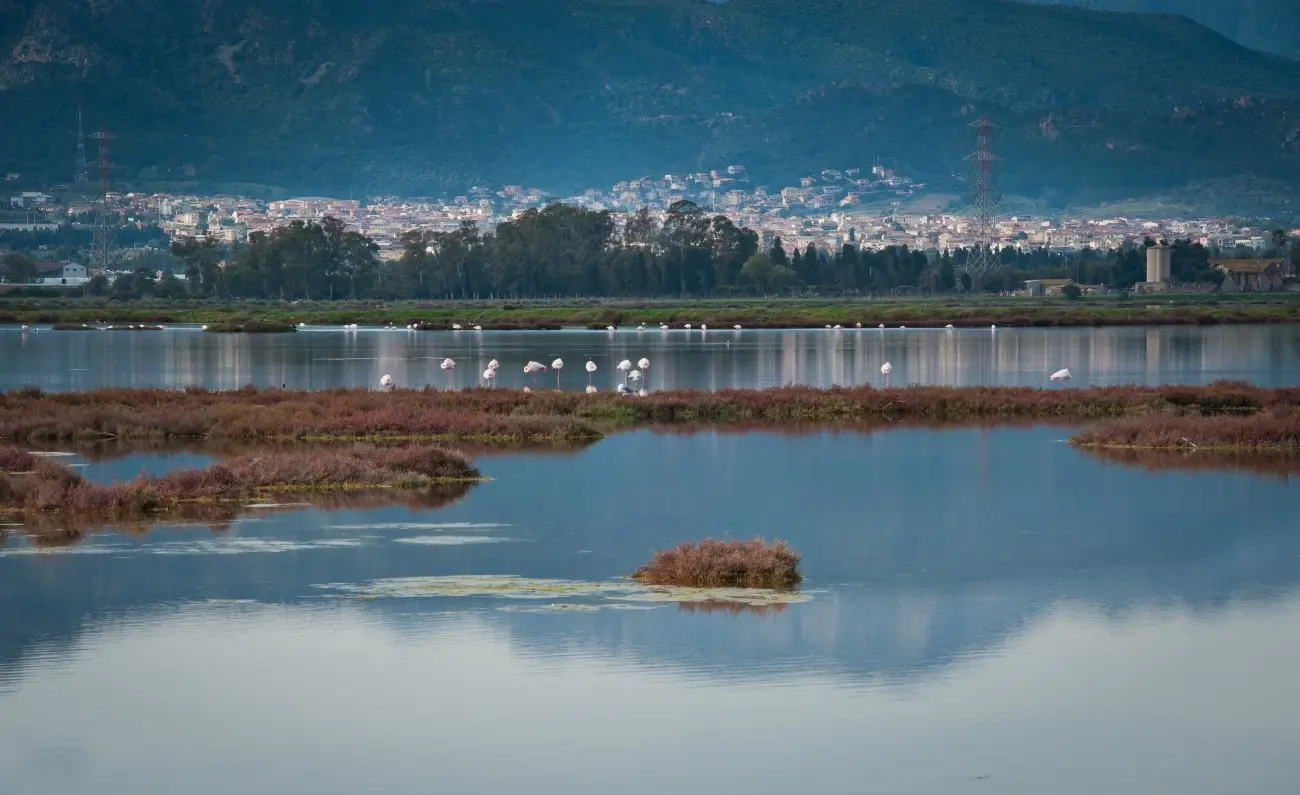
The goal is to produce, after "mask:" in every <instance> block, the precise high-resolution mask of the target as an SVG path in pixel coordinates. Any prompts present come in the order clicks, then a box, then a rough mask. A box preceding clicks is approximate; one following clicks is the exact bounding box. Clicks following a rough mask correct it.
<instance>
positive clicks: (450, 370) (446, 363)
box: [438, 358, 456, 389]
mask: <svg viewBox="0 0 1300 795" xmlns="http://www.w3.org/2000/svg"><path fill="white" fill-rule="evenodd" d="M438 366H439V367H441V368H442V369H444V370H446V371H447V388H448V389H451V387H452V377H453V375H454V371H455V370H456V362H455V360H454V359H451V358H447V359H443V360H442V364H440V365H438Z"/></svg>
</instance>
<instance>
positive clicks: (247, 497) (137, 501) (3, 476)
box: [0, 445, 482, 519]
mask: <svg viewBox="0 0 1300 795" xmlns="http://www.w3.org/2000/svg"><path fill="white" fill-rule="evenodd" d="M481 479H482V477H481V475H480V474H479V471H478V470H477V469H476V468H475V467H474V466H473V465H472V464H471V463H470V462H469V460H468V459H467V458H466V457H465V456H464V455H462V454H461V453H459V452H457V451H454V450H448V449H446V448H444V447H440V446H435V445H413V446H406V447H377V446H374V445H350V446H346V447H342V448H336V447H330V448H319V447H300V448H295V449H289V450H279V449H268V450H266V451H261V452H256V453H247V454H244V455H239V456H235V457H233V458H230V459H226V460H223V461H219V462H217V463H214V464H212V465H210V466H207V467H204V468H202V469H183V470H179V471H177V472H173V473H170V474H168V475H164V476H162V477H149V476H143V475H142V476H140V477H138V478H136V479H134V480H130V481H127V482H125V483H113V484H109V485H101V484H96V483H92V482H90V481H88V480H86V479H85V478H83V477H82V476H81V475H80V474H79V473H78V472H77V471H76V470H75V469H73V468H72V467H69V466H67V465H66V464H63V463H61V462H59V461H56V460H53V459H50V458H46V457H43V456H40V455H35V454H33V453H31V452H28V451H26V450H22V449H19V448H16V447H13V446H3V447H0V511H9V512H16V513H22V514H29V513H37V514H51V513H53V514H64V515H81V516H89V517H97V518H110V519H139V518H145V517H158V516H166V515H169V514H172V513H177V512H182V513H183V512H184V510H185V508H186V507H187V506H191V507H192V506H200V505H204V504H208V505H212V504H222V503H230V504H235V505H237V506H238V505H242V504H244V503H248V502H250V501H253V500H259V499H265V498H266V497H267V496H269V495H283V494H295V495H300V496H305V497H308V498H310V497H312V496H316V495H327V494H333V493H339V492H369V491H378V490H391V491H393V492H416V491H419V490H423V489H430V488H434V487H437V486H445V485H456V484H472V483H475V482H477V481H479V480H481Z"/></svg>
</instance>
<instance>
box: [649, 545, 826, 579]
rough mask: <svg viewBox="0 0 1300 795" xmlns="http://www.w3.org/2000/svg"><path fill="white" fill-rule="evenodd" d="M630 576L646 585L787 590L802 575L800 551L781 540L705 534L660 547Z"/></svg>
mask: <svg viewBox="0 0 1300 795" xmlns="http://www.w3.org/2000/svg"><path fill="white" fill-rule="evenodd" d="M632 579H634V580H636V581H637V582H641V583H645V584H646V585H676V586H684V587H688V588H771V589H774V590H789V589H791V588H793V587H795V586H796V585H798V584H799V582H800V580H802V579H803V577H802V576H801V575H800V574H799V554H798V553H797V552H795V551H794V550H792V549H790V547H789V546H788V545H787V544H786V543H785V542H784V541H773V542H771V543H768V542H767V541H765V540H764V539H762V538H754V539H750V540H748V541H741V540H739V539H726V540H718V539H712V538H706V539H704V540H703V541H700V542H699V543H694V542H690V541H684V542H682V543H680V544H678V545H677V546H676V547H674V548H672V549H662V550H659V551H658V552H656V553H654V555H653V556H652V557H651V558H650V562H649V563H647V564H645V565H644V566H642V567H641V568H639V569H637V570H636V572H634V573H633V574H632Z"/></svg>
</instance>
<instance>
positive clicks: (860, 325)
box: [853, 323, 862, 329]
mask: <svg viewBox="0 0 1300 795" xmlns="http://www.w3.org/2000/svg"><path fill="white" fill-rule="evenodd" d="M853 327H854V328H856V329H861V328H862V324H861V323H854V324H853Z"/></svg>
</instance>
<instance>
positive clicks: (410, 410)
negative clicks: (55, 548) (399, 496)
mask: <svg viewBox="0 0 1300 795" xmlns="http://www.w3.org/2000/svg"><path fill="white" fill-rule="evenodd" d="M1283 407H1300V389H1295V388H1291V389H1266V388H1261V387H1252V386H1250V385H1248V384H1244V383H1237V382H1220V383H1215V384H1211V385H1209V386H1203V387H1184V386H1162V387H1137V386H1125V387H1097V388H1088V389H1034V388H1029V387H915V388H897V389H875V388H872V387H869V386H863V387H854V388H832V389H815V388H812V387H780V388H775V389H763V390H726V391H722V392H695V391H676V392H656V393H652V394H650V395H647V396H645V397H635V396H626V395H618V394H614V393H597V394H590V395H588V394H582V393H577V392H549V391H548V392H532V393H529V392H523V391H518V390H507V389H470V390H466V391H463V392H440V391H436V390H430V389H426V390H418V391H417V390H403V389H399V390H396V391H394V392H378V391H370V390H364V389H337V390H325V391H320V392H299V391H291V390H282V389H262V390H259V389H252V388H247V389H240V390H235V391H230V392H214V391H208V390H203V389H186V390H180V391H177V390H161V389H104V390H95V391H90V392H77V393H63V394H46V393H42V392H40V391H38V390H18V391H13V392H8V393H4V394H0V438H3V439H7V440H10V441H15V442H23V441H29V442H36V441H50V440H71V439H94V438H135V439H141V438H145V439H169V438H171V439H175V438H190V439H192V438H198V439H213V440H244V441H272V440H285V439H300V440H312V439H319V440H366V439H371V440H373V439H385V438H405V439H412V440H415V439H423V440H430V439H454V440H502V441H507V440H508V441H544V440H564V441H589V440H592V439H598V438H600V436H601V435H602V430H610V429H615V428H622V427H632V426H638V425H655V424H682V423H714V424H736V423H750V424H760V425H782V424H795V423H818V422H820V423H843V422H857V423H862V422H894V421H898V420H908V419H917V420H930V421H935V422H971V421H975V420H981V419H996V420H1014V419H1061V420H1085V419H1101V418H1107V417H1124V416H1139V415H1140V416H1146V415H1152V414H1181V413H1201V414H1221V413H1252V412H1255V411H1259V410H1261V409H1269V408H1283Z"/></svg>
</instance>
